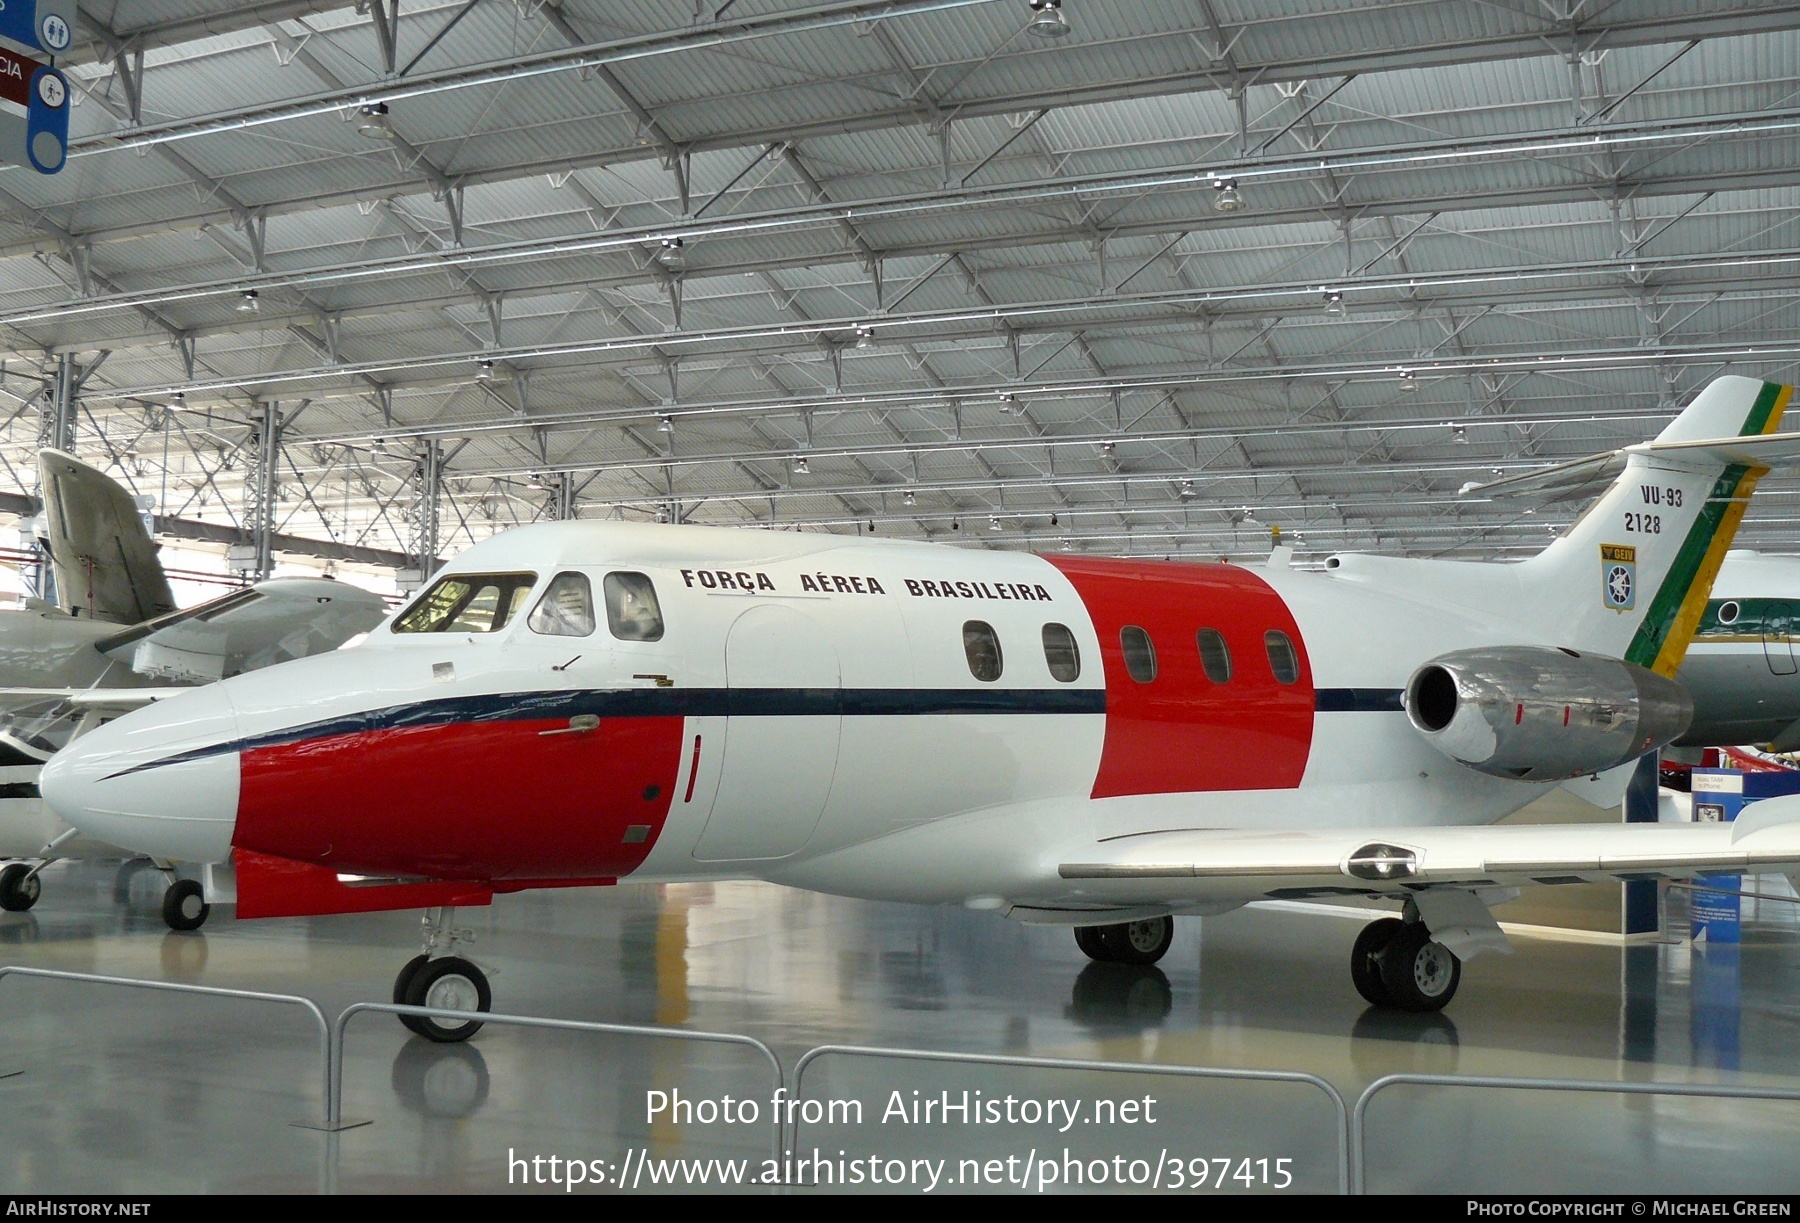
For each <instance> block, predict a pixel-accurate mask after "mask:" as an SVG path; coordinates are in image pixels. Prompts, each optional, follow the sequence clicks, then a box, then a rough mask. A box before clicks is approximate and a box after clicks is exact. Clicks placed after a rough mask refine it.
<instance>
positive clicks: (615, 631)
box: [600, 573, 663, 641]
mask: <svg viewBox="0 0 1800 1223" xmlns="http://www.w3.org/2000/svg"><path fill="white" fill-rule="evenodd" d="M600 588H601V590H602V591H603V592H604V593H605V595H606V627H607V628H609V629H611V630H612V635H613V636H614V637H617V638H618V639H619V640H620V641H661V640H662V635H663V618H662V607H661V605H660V604H658V603H657V601H656V587H655V586H653V585H651V583H650V579H649V578H648V577H645V576H644V575H643V574H641V573H609V574H607V575H606V580H605V581H603V582H602V583H601V584H600Z"/></svg>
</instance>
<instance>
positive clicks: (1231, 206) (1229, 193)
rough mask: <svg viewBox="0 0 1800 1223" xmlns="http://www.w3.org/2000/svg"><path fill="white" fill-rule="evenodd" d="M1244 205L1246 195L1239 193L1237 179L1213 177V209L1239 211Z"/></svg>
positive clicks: (1217, 210) (1215, 210) (1216, 210)
mask: <svg viewBox="0 0 1800 1223" xmlns="http://www.w3.org/2000/svg"><path fill="white" fill-rule="evenodd" d="M1243 206H1244V197H1243V196H1241V195H1239V194H1238V185H1237V179H1235V178H1215V179H1213V211H1214V212H1237V211H1238V210H1239V209H1241V208H1242V207H1243Z"/></svg>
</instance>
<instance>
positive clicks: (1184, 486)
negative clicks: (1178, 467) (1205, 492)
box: [1175, 480, 1200, 501]
mask: <svg viewBox="0 0 1800 1223" xmlns="http://www.w3.org/2000/svg"><path fill="white" fill-rule="evenodd" d="M1175 495H1176V496H1177V497H1180V498H1181V499H1182V500H1183V501H1192V500H1193V499H1194V498H1195V497H1198V496H1199V495H1200V490H1199V489H1197V488H1195V487H1194V482H1193V481H1192V480H1183V481H1182V482H1181V487H1180V488H1179V489H1177V490H1176V491H1175Z"/></svg>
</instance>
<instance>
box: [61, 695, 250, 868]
mask: <svg viewBox="0 0 1800 1223" xmlns="http://www.w3.org/2000/svg"><path fill="white" fill-rule="evenodd" d="M237 737H238V719H237V712H236V710H235V709H233V707H232V704H231V697H230V695H229V694H228V693H227V692H226V691H225V686H224V685H222V684H209V685H207V686H206V687H204V688H197V689H195V690H194V691H192V692H184V693H182V694H181V695H179V696H173V697H169V698H167V699H166V700H162V701H158V702H157V703H156V704H154V705H151V706H149V707H148V708H145V709H139V710H136V711H134V712H132V713H129V714H126V715H125V716H124V717H122V718H119V719H118V720H117V721H114V722H110V723H108V724H107V725H105V726H102V727H100V728H99V729H98V730H95V731H92V732H90V733H89V734H86V735H83V736H82V737H81V738H79V739H77V740H75V741H74V742H73V743H71V744H70V745H69V746H68V747H66V748H64V749H63V750H62V751H60V752H58V753H56V755H55V756H53V757H51V759H50V763H48V764H46V765H45V766H44V771H43V775H42V776H41V777H40V778H39V780H38V786H39V788H40V789H41V790H42V792H43V796H44V801H45V802H46V803H48V804H49V805H50V808H51V810H53V811H55V812H56V814H57V815H59V816H61V817H62V818H63V819H64V820H67V821H68V822H69V823H70V824H72V825H74V826H75V827H76V828H79V829H80V830H81V831H82V832H84V833H86V834H87V835H88V836H91V837H95V838H97V839H99V840H102V841H105V842H107V843H109V844H112V845H117V846H119V847H120V848H123V849H129V850H133V851H135V852H137V853H142V854H149V855H150V856H151V857H155V858H172V859H176V860H178V861H182V862H222V861H224V860H225V858H226V856H227V855H228V854H229V853H230V852H231V836H232V832H233V830H234V829H235V827H236V825H237V810H238V752H237V747H236V741H237Z"/></svg>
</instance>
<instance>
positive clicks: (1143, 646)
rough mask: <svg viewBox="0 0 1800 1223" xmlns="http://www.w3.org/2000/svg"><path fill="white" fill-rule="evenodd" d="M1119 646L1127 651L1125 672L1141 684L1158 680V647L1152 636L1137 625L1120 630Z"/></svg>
mask: <svg viewBox="0 0 1800 1223" xmlns="http://www.w3.org/2000/svg"><path fill="white" fill-rule="evenodd" d="M1119 645H1120V646H1121V647H1123V649H1124V651H1125V672H1126V674H1127V675H1130V676H1131V678H1132V679H1134V680H1136V681H1137V682H1138V683H1140V684H1147V683H1149V682H1150V681H1151V680H1153V679H1155V678H1156V646H1155V644H1154V643H1152V642H1151V640H1150V634H1149V633H1146V632H1145V631H1144V630H1143V629H1141V628H1139V627H1138V626H1137V625H1135V624H1128V625H1126V626H1125V627H1124V628H1122V629H1120V630H1119Z"/></svg>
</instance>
